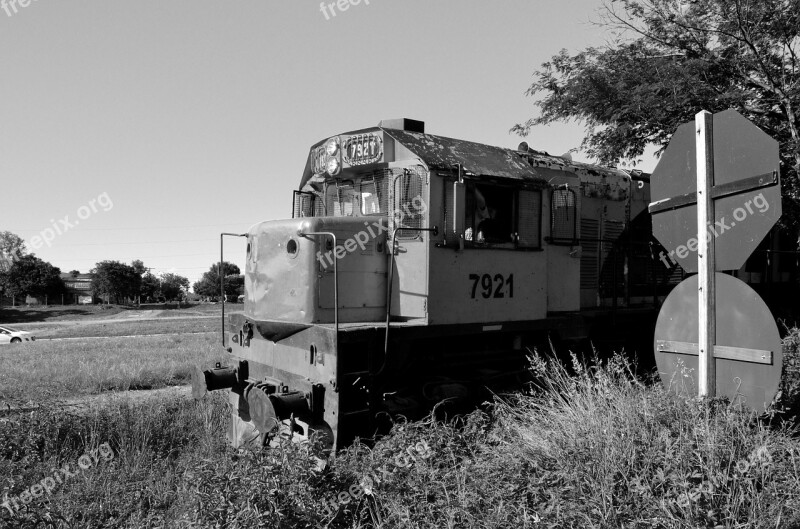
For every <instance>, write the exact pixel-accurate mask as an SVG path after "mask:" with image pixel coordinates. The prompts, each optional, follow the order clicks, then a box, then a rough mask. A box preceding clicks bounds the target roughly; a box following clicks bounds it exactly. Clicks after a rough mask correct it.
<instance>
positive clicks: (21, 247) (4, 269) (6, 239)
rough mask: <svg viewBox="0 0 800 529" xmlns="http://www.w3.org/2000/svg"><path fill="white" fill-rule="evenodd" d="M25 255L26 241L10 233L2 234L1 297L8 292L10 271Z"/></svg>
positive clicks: (3, 232)
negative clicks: (15, 262)
mask: <svg viewBox="0 0 800 529" xmlns="http://www.w3.org/2000/svg"><path fill="white" fill-rule="evenodd" d="M23 255H25V241H23V240H22V238H21V237H20V236H18V235H14V234H13V233H11V232H10V231H2V232H0V297H2V295H3V294H5V292H6V291H7V290H8V287H7V284H8V271H9V270H10V269H11V265H13V264H14V261H16V260H17V259H20V258H22V256H23Z"/></svg>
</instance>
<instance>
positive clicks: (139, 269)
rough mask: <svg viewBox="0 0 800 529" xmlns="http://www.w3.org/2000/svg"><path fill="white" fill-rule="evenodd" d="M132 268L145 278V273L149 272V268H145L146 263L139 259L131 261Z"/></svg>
mask: <svg viewBox="0 0 800 529" xmlns="http://www.w3.org/2000/svg"><path fill="white" fill-rule="evenodd" d="M131 266H132V267H133V269H134V270H136V273H137V274H139V275H140V276H143V275H144V274H145V272H147V267H146V266H144V263H143V262H142V261H140V260H139V259H136V260H134V261H131Z"/></svg>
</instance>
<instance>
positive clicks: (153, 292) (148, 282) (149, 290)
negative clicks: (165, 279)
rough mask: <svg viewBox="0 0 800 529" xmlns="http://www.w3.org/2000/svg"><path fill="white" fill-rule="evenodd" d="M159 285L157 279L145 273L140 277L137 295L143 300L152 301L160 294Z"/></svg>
mask: <svg viewBox="0 0 800 529" xmlns="http://www.w3.org/2000/svg"><path fill="white" fill-rule="evenodd" d="M160 288H161V283H160V282H159V280H158V278H157V277H156V276H154V275H153V274H151V273H150V272H147V273H146V274H145V275H143V276H142V286H141V288H140V289H139V295H140V296H141V297H143V298H144V299H153V298H156V297H158V295H159V293H160Z"/></svg>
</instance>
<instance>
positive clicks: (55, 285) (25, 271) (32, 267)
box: [7, 255, 64, 297]
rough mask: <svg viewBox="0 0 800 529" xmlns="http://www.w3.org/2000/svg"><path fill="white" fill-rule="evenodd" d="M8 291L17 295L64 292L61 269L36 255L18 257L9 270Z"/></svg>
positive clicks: (50, 294) (51, 294)
mask: <svg viewBox="0 0 800 529" xmlns="http://www.w3.org/2000/svg"><path fill="white" fill-rule="evenodd" d="M7 289H8V292H9V293H10V294H11V295H12V296H14V297H16V296H45V295H47V296H55V295H58V294H61V293H63V292H64V281H63V280H62V279H61V270H59V269H58V268H57V267H55V266H53V265H51V264H50V263H48V262H46V261H42V260H41V259H39V258H38V257H36V256H35V255H23V256H22V257H20V258H19V259H16V260H15V261H14V263H13V264H12V265H11V268H10V269H9V270H8V272H7Z"/></svg>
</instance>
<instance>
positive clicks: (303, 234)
mask: <svg viewBox="0 0 800 529" xmlns="http://www.w3.org/2000/svg"><path fill="white" fill-rule="evenodd" d="M309 235H315V236H322V235H324V236H328V237H331V238H332V239H333V251H332V252H331V253H332V254H333V325H334V328H335V334H334V337H333V347H334V349H335V350H336V354H337V355H338V354H339V267H338V266H337V263H338V262H339V258H338V256H337V255H336V234H335V233H333V232H332V231H309V232H303V230H297V236H298V237H307V236H309Z"/></svg>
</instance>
